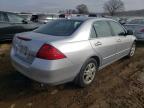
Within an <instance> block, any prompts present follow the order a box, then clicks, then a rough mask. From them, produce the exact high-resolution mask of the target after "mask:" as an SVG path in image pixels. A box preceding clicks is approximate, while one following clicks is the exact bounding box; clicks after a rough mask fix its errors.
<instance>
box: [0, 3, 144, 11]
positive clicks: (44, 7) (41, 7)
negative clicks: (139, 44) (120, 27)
mask: <svg viewBox="0 0 144 108" xmlns="http://www.w3.org/2000/svg"><path fill="white" fill-rule="evenodd" d="M106 1H108V0H0V10H4V11H16V12H20V11H25V12H33V11H34V12H37V11H39V12H50V11H51V12H56V11H58V10H63V9H74V8H75V7H76V6H77V5H79V4H86V5H87V6H88V8H89V10H90V11H91V12H102V11H103V4H104V2H106ZM123 1H124V3H125V8H126V10H138V9H144V0H123Z"/></svg>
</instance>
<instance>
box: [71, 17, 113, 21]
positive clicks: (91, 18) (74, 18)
mask: <svg viewBox="0 0 144 108" xmlns="http://www.w3.org/2000/svg"><path fill="white" fill-rule="evenodd" d="M70 19H71V20H80V21H86V20H113V19H110V18H102V17H72V18H70Z"/></svg>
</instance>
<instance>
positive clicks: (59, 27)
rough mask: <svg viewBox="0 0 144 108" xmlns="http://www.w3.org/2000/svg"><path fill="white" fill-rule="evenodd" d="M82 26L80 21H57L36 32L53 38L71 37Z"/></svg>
mask: <svg viewBox="0 0 144 108" xmlns="http://www.w3.org/2000/svg"><path fill="white" fill-rule="evenodd" d="M81 24H82V21H78V20H55V21H52V22H49V23H48V24H46V25H44V26H42V27H40V28H38V29H37V30H35V32H37V33H42V34H48V35H53V36H69V35H71V34H72V33H73V32H74V31H75V30H76V29H77V28H79V26H80V25H81Z"/></svg>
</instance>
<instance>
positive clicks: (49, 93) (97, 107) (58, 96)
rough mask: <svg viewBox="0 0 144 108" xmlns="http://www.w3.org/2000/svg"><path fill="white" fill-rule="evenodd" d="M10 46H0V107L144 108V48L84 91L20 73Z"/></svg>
mask: <svg viewBox="0 0 144 108" xmlns="http://www.w3.org/2000/svg"><path fill="white" fill-rule="evenodd" d="M9 49H10V45H9V44H3V45H0V108H144V57H143V56H144V45H143V44H142V43H140V44H139V45H138V48H137V51H136V54H135V56H134V57H133V58H131V59H122V60H119V61H118V62H115V63H113V64H112V65H110V66H108V67H106V68H105V69H103V70H101V71H100V72H99V73H97V76H96V80H95V81H94V83H93V84H92V85H91V86H89V87H87V88H84V89H80V88H78V87H75V86H74V85H73V84H71V83H69V84H64V85H59V86H55V87H50V86H42V87H41V86H40V84H38V83H36V82H34V81H32V80H30V79H28V78H26V77H24V76H23V75H21V74H19V73H18V72H16V71H15V70H14V69H13V68H12V66H11V63H10V59H9Z"/></svg>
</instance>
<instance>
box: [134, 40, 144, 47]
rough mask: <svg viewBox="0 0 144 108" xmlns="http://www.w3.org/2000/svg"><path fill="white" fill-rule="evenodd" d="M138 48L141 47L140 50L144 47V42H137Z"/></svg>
mask: <svg viewBox="0 0 144 108" xmlns="http://www.w3.org/2000/svg"><path fill="white" fill-rule="evenodd" d="M136 46H137V47H139V48H140V47H144V42H142V41H137V42H136Z"/></svg>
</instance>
